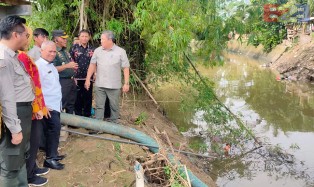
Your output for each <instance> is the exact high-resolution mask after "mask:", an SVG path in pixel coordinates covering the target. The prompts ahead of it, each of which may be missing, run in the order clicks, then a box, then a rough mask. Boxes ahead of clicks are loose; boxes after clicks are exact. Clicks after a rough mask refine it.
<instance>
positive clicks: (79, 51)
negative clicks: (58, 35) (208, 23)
mask: <svg viewBox="0 0 314 187" xmlns="http://www.w3.org/2000/svg"><path fill="white" fill-rule="evenodd" d="M90 37H91V35H90V32H89V31H88V30H85V29H83V30H81V31H80V32H79V35H78V38H79V43H78V44H74V45H73V46H72V47H71V49H70V55H71V57H72V59H73V60H74V62H76V63H77V64H78V66H79V68H78V70H77V72H76V74H75V79H76V81H77V88H78V92H77V97H76V102H75V114H76V115H80V116H85V117H90V116H91V107H92V93H93V88H92V85H93V84H92V82H91V89H89V90H86V89H85V88H84V83H85V79H86V74H87V70H88V66H89V63H90V60H91V58H92V56H93V53H94V47H93V46H92V45H90V43H89V40H90Z"/></svg>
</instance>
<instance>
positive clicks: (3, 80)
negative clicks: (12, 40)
mask: <svg viewBox="0 0 314 187" xmlns="http://www.w3.org/2000/svg"><path fill="white" fill-rule="evenodd" d="M34 99H35V95H34V92H33V88H32V82H31V78H30V76H29V75H28V74H27V72H26V70H25V68H24V66H23V65H22V63H21V62H19V61H18V59H17V53H16V52H14V51H13V50H12V49H10V48H8V47H7V46H5V45H3V44H1V43H0V103H1V105H2V117H3V121H4V123H5V125H6V126H7V128H8V129H9V130H10V132H11V133H18V132H20V131H21V130H22V129H21V125H20V123H21V122H20V120H19V119H18V116H17V113H16V112H17V109H16V103H17V102H32V101H33V100H34Z"/></svg>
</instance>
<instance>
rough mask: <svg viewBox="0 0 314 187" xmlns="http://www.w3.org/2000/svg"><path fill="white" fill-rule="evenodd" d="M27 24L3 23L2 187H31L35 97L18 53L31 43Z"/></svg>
mask: <svg viewBox="0 0 314 187" xmlns="http://www.w3.org/2000/svg"><path fill="white" fill-rule="evenodd" d="M25 23H26V20H25V19H24V18H21V17H19V16H7V17H5V18H3V19H2V20H1V21H0V103H1V105H2V117H3V122H2V124H1V136H0V138H1V139H0V186H1V187H27V186H28V182H27V173H26V167H25V158H27V157H28V149H29V140H30V132H31V124H32V101H33V100H34V98H35V95H34V92H33V88H32V82H31V78H30V77H29V75H28V74H27V72H26V70H25V67H24V66H23V64H21V62H19V61H18V59H17V53H16V51H17V50H20V49H22V48H23V47H24V46H25V45H26V44H27V42H28V41H27V39H28V37H29V33H28V32H27V29H26V28H25V26H24V24H25Z"/></svg>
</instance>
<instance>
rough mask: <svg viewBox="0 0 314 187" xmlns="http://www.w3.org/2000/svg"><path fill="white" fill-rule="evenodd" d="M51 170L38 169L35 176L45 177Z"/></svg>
mask: <svg viewBox="0 0 314 187" xmlns="http://www.w3.org/2000/svg"><path fill="white" fill-rule="evenodd" d="M49 171H50V169H49V168H37V169H36V171H35V175H37V176H43V175H46V174H47V173H49Z"/></svg>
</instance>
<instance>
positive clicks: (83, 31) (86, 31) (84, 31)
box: [78, 29, 91, 36]
mask: <svg viewBox="0 0 314 187" xmlns="http://www.w3.org/2000/svg"><path fill="white" fill-rule="evenodd" d="M82 33H87V34H88V35H91V34H90V32H89V30H87V29H82V30H81V31H80V32H79V33H78V36H80V35H81V34H82Z"/></svg>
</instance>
